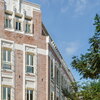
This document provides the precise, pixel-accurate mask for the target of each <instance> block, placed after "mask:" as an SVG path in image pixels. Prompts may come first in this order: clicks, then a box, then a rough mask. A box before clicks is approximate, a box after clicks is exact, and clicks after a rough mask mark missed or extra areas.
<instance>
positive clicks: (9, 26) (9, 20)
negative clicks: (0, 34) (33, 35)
mask: <svg viewBox="0 0 100 100" xmlns="http://www.w3.org/2000/svg"><path fill="white" fill-rule="evenodd" d="M9 28H11V20H9Z"/></svg>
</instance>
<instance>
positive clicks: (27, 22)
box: [25, 18, 32, 34]
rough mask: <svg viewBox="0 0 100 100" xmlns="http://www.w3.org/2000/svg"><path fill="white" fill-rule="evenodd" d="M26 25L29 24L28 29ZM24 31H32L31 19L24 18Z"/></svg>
mask: <svg viewBox="0 0 100 100" xmlns="http://www.w3.org/2000/svg"><path fill="white" fill-rule="evenodd" d="M27 25H30V27H29V30H28V29H27ZM25 33H26V34H31V33H32V21H31V19H28V18H25Z"/></svg>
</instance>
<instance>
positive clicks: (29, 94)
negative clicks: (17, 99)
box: [27, 90, 33, 100]
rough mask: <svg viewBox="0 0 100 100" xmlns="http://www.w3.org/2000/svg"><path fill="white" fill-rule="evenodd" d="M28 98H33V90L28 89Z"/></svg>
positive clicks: (30, 99)
mask: <svg viewBox="0 0 100 100" xmlns="http://www.w3.org/2000/svg"><path fill="white" fill-rule="evenodd" d="M27 100H33V90H27Z"/></svg>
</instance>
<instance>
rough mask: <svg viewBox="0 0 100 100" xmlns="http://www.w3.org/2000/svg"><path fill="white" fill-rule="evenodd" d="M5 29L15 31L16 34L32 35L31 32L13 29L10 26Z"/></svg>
mask: <svg viewBox="0 0 100 100" xmlns="http://www.w3.org/2000/svg"><path fill="white" fill-rule="evenodd" d="M5 30H6V31H11V32H15V33H18V34H23V35H26V36H33V34H32V33H25V32H24V31H18V30H14V29H12V28H5Z"/></svg>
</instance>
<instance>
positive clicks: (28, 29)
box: [28, 25, 30, 33]
mask: <svg viewBox="0 0 100 100" xmlns="http://www.w3.org/2000/svg"><path fill="white" fill-rule="evenodd" d="M29 32H30V25H28V33H29Z"/></svg>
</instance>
